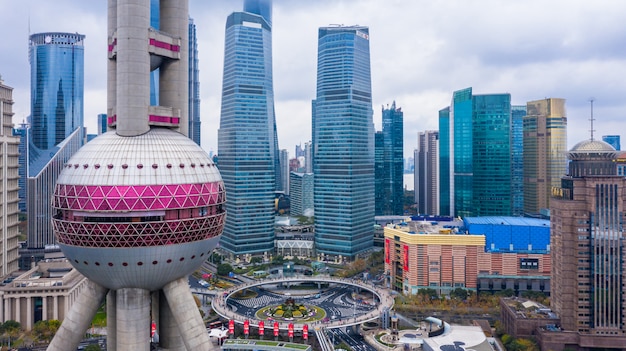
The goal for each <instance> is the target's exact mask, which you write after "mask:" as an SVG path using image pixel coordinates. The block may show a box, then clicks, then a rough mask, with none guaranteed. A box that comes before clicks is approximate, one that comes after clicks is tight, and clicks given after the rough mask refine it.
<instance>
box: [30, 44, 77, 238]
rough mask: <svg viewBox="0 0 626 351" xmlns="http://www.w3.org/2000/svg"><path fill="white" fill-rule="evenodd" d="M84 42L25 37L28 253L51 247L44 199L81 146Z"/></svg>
mask: <svg viewBox="0 0 626 351" xmlns="http://www.w3.org/2000/svg"><path fill="white" fill-rule="evenodd" d="M84 39H85V36H84V35H82V34H78V33H58V32H49V33H37V34H32V35H31V36H30V37H29V60H30V74H31V75H30V79H31V95H30V96H31V116H30V120H29V122H30V127H29V128H28V129H27V130H26V132H25V134H26V135H28V144H27V148H28V169H27V174H26V176H27V177H28V182H27V187H26V188H27V200H26V207H27V212H28V213H29V216H28V248H43V247H44V246H45V245H50V244H54V235H53V233H52V225H51V210H52V208H51V206H50V200H49V199H50V198H51V197H52V191H53V188H54V184H55V182H56V179H57V176H58V175H59V173H60V171H61V165H63V164H65V162H66V161H67V160H68V159H69V157H70V156H72V154H73V152H75V151H76V150H78V148H79V147H80V146H81V145H82V143H83V91H84V47H83V42H84ZM70 136H72V137H71V138H69V137H70ZM70 139H71V140H70ZM61 151H63V152H61Z"/></svg>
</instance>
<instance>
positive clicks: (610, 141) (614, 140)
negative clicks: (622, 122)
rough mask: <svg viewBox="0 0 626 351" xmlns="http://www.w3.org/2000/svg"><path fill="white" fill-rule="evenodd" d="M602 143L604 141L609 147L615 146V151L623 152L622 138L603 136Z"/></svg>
mask: <svg viewBox="0 0 626 351" xmlns="http://www.w3.org/2000/svg"><path fill="white" fill-rule="evenodd" d="M602 141H604V142H605V143H608V144H609V145H611V146H613V147H614V148H615V150H617V151H620V150H621V148H622V147H621V145H620V136H619V135H603V136H602Z"/></svg>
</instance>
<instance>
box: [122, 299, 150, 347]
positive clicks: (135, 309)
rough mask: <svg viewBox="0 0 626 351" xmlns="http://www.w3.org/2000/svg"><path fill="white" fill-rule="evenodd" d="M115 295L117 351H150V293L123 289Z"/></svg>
mask: <svg viewBox="0 0 626 351" xmlns="http://www.w3.org/2000/svg"><path fill="white" fill-rule="evenodd" d="M116 295H117V296H116V301H117V306H116V307H117V351H150V291H148V290H145V289H137V288H123V289H118V290H117V292H116Z"/></svg>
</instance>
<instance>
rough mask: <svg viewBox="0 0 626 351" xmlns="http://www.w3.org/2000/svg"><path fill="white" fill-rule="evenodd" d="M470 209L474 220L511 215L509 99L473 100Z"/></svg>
mask: <svg viewBox="0 0 626 351" xmlns="http://www.w3.org/2000/svg"><path fill="white" fill-rule="evenodd" d="M472 102H473V103H472V140H473V147H471V146H470V147H471V148H472V162H473V176H472V181H473V183H472V193H473V196H472V207H471V208H470V213H472V215H474V216H510V215H511V212H512V203H513V199H512V192H511V189H512V186H511V185H512V179H511V176H512V168H511V95H510V94H489V95H474V96H473V97H472Z"/></svg>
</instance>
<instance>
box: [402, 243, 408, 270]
mask: <svg viewBox="0 0 626 351" xmlns="http://www.w3.org/2000/svg"><path fill="white" fill-rule="evenodd" d="M403 249H404V271H405V272H408V271H409V245H404V246H403Z"/></svg>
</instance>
